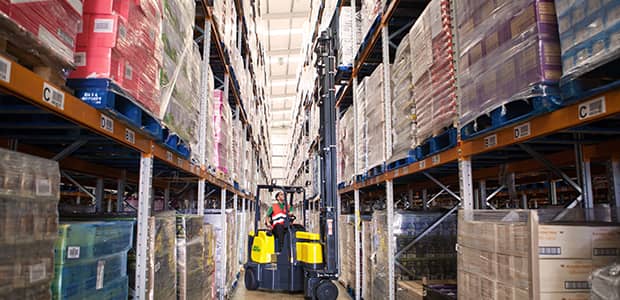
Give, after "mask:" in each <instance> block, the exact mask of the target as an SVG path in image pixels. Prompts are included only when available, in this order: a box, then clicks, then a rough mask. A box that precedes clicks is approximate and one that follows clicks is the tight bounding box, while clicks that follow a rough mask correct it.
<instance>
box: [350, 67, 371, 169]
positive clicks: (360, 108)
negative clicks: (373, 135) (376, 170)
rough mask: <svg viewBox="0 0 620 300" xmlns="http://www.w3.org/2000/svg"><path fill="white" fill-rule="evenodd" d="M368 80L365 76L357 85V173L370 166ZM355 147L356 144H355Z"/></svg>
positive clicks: (355, 126)
mask: <svg viewBox="0 0 620 300" xmlns="http://www.w3.org/2000/svg"><path fill="white" fill-rule="evenodd" d="M367 82H368V79H367V77H366V78H364V79H363V80H362V81H361V82H360V83H359V84H358V85H357V97H356V99H355V101H356V104H357V124H354V128H355V129H354V130H357V141H358V144H357V149H356V151H357V160H358V162H357V164H358V168H359V169H358V170H354V173H355V175H358V174H359V173H361V172H364V170H366V168H367V166H368V152H367V148H368V124H367V122H366V107H367V105H366V103H367V101H366V99H367V96H366V84H367ZM353 147H355V144H354V145H353Z"/></svg>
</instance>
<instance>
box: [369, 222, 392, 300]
mask: <svg viewBox="0 0 620 300" xmlns="http://www.w3.org/2000/svg"><path fill="white" fill-rule="evenodd" d="M372 230H373V232H374V236H373V238H372V244H371V257H372V268H371V272H372V276H373V278H374V279H373V280H372V287H371V296H372V299H374V300H380V299H385V295H388V288H389V287H388V253H389V252H388V238H387V236H388V234H387V214H386V212H385V211H375V212H374V213H373V214H372Z"/></svg>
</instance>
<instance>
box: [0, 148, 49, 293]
mask: <svg viewBox="0 0 620 300" xmlns="http://www.w3.org/2000/svg"><path fill="white" fill-rule="evenodd" d="M59 187H60V172H59V169H58V163H57V162H55V161H50V160H46V159H42V158H38V157H34V156H30V155H26V154H21V153H17V152H13V151H8V150H4V149H0V228H1V229H2V230H0V246H2V251H0V268H1V269H2V270H3V271H2V272H3V277H2V280H1V281H0V298H2V299H50V297H51V294H50V284H51V282H52V277H53V275H54V243H55V242H56V239H57V237H58V210H57V208H56V207H57V204H58V199H59V197H60V193H59Z"/></svg>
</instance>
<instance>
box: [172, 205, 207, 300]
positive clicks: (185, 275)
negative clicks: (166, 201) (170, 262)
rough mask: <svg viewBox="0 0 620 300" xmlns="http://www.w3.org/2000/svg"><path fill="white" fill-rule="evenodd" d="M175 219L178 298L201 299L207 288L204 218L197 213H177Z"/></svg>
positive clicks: (182, 299)
mask: <svg viewBox="0 0 620 300" xmlns="http://www.w3.org/2000/svg"><path fill="white" fill-rule="evenodd" d="M176 220H177V262H178V269H177V273H178V276H177V283H178V290H177V295H178V299H180V300H185V299H187V300H190V299H203V298H204V297H205V295H206V294H207V290H208V287H207V276H206V275H207V274H206V268H205V266H206V249H205V238H204V231H203V228H204V226H203V225H204V219H203V217H202V216H198V215H178V216H177V218H176Z"/></svg>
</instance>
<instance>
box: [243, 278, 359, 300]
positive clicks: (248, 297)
mask: <svg viewBox="0 0 620 300" xmlns="http://www.w3.org/2000/svg"><path fill="white" fill-rule="evenodd" d="M239 278H243V273H241V276H240V277H239ZM336 286H337V287H338V300H350V299H351V297H349V295H348V294H347V291H346V290H345V289H344V288H343V287H342V285H340V284H336ZM274 297H276V298H277V299H278V300H292V299H304V296H303V294H287V293H272V292H265V291H248V290H246V289H245V285H244V282H243V280H239V287H237V289H236V290H235V292H234V294H233V296H232V299H233V300H258V299H269V298H274Z"/></svg>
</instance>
